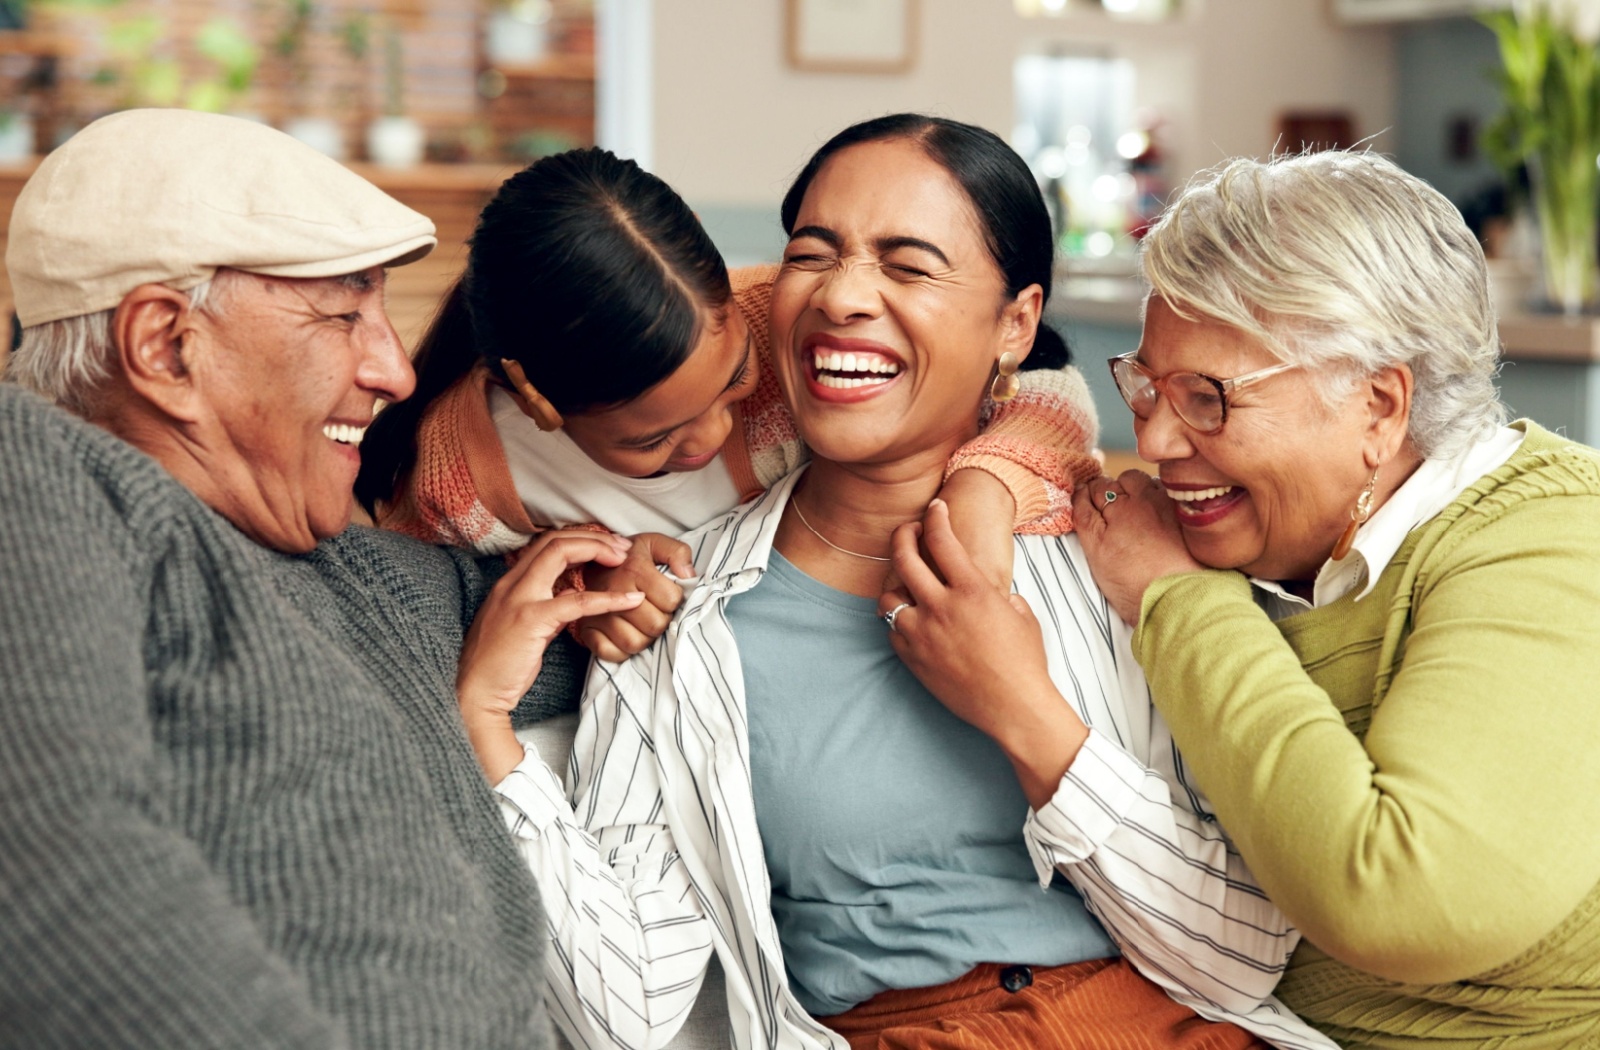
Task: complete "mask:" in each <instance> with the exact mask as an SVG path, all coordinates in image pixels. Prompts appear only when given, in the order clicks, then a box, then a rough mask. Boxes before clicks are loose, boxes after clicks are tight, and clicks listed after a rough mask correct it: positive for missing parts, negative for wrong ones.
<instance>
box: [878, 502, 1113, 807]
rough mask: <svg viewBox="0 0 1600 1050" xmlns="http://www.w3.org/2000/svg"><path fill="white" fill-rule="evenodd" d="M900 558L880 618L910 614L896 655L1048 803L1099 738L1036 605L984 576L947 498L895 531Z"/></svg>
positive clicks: (898, 623)
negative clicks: (1052, 655) (1060, 684)
mask: <svg viewBox="0 0 1600 1050" xmlns="http://www.w3.org/2000/svg"><path fill="white" fill-rule="evenodd" d="M919 539H920V540H921V541H922V542H923V543H924V544H925V545H926V546H927V549H928V553H929V555H930V557H931V559H932V564H931V565H930V564H929V563H928V562H927V561H925V560H923V557H922V555H921V553H920V552H919V550H918V540H919ZM893 558H894V567H895V571H896V572H897V573H898V574H899V576H900V578H901V579H902V580H904V581H905V582H904V585H903V589H891V590H886V591H885V592H884V594H883V596H882V597H881V598H879V599H878V611H879V613H880V614H884V615H887V614H888V613H889V612H890V611H891V610H893V609H895V608H897V607H899V606H902V605H903V606H905V608H901V609H900V611H899V612H897V613H896V614H895V617H894V622H893V625H892V631H891V633H890V635H889V641H890V644H891V645H893V646H894V651H895V653H896V654H897V655H898V656H899V657H900V659H901V660H903V661H905V664H906V666H907V667H909V668H910V669H911V673H912V674H915V675H916V676H917V679H918V680H919V681H921V682H922V684H923V686H925V687H926V688H927V690H928V691H929V692H930V693H932V694H933V695H934V696H936V697H938V698H939V701H940V702H941V703H943V704H944V705H945V706H946V707H948V708H949V709H950V710H951V712H953V713H954V714H955V715H957V716H958V717H960V718H961V719H963V720H964V721H966V722H968V723H970V724H971V725H972V726H974V727H975V728H977V729H979V730H981V731H983V732H984V733H987V734H988V735H989V736H991V737H993V738H994V740H995V742H996V743H998V744H999V745H1000V747H1001V749H1002V750H1004V751H1005V752H1006V755H1007V757H1008V758H1010V759H1011V763H1012V765H1013V767H1014V768H1015V769H1016V771H1017V778H1018V780H1019V781H1020V782H1021V784H1022V789H1023V792H1024V793H1025V794H1026V795H1027V796H1028V801H1029V803H1030V804H1032V805H1033V806H1034V807H1035V808H1038V807H1041V806H1043V805H1045V804H1046V803H1047V802H1049V801H1050V799H1051V798H1052V797H1053V796H1054V795H1055V792H1056V788H1057V786H1058V785H1059V784H1060V782H1061V777H1062V775H1063V774H1064V773H1066V771H1067V768H1068V767H1069V766H1071V765H1072V760H1073V759H1074V758H1076V757H1077V754H1078V749H1079V748H1080V747H1082V746H1083V741H1084V740H1085V739H1086V738H1087V737H1088V735H1089V730H1088V729H1087V727H1085V726H1084V724H1083V722H1082V721H1081V720H1080V719H1079V718H1078V716H1077V714H1076V713H1074V712H1073V710H1072V708H1071V706H1070V705H1068V704H1067V702H1066V700H1065V699H1063V698H1062V696H1061V693H1060V692H1059V691H1058V690H1057V689H1056V687H1055V684H1054V683H1053V682H1052V681H1051V680H1050V669H1049V665H1048V663H1047V661H1046V659H1045V652H1044V640H1043V636H1042V633H1041V631H1040V629H1039V622H1038V620H1036V619H1035V618H1034V616H1033V612H1032V610H1030V609H1029V608H1028V603H1027V602H1025V601H1023V600H1022V599H1021V598H1020V597H1018V596H1016V595H1014V594H1009V593H1007V592H1006V591H1002V590H1001V589H1000V588H998V587H996V586H995V585H994V584H993V583H992V582H991V581H990V580H989V579H988V578H987V577H986V576H985V574H984V573H983V572H982V570H980V569H979V568H978V566H977V565H976V564H975V563H974V562H973V560H972V558H971V557H970V556H969V555H968V554H967V552H966V550H965V549H964V548H963V547H962V545H961V541H960V540H958V539H957V538H956V535H955V533H954V532H953V531H952V530H951V528H950V511H949V508H948V507H947V506H946V505H945V504H944V502H943V501H942V500H934V501H933V503H932V504H931V505H930V506H929V507H928V514H927V517H926V518H925V519H924V521H923V522H922V523H916V522H913V523H911V524H908V525H902V526H901V527H900V528H898V529H896V530H895V534H894V550H893Z"/></svg>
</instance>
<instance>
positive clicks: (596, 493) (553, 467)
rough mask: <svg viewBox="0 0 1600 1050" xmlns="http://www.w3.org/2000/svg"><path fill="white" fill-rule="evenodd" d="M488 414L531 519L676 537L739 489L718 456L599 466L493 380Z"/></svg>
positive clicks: (734, 501) (730, 504)
mask: <svg viewBox="0 0 1600 1050" xmlns="http://www.w3.org/2000/svg"><path fill="white" fill-rule="evenodd" d="M489 415H490V417H491V418H493V420H494V428H495V431H496V432H497V433H498V434H499V435H500V444H501V445H502V446H503V447H504V448H505V451H506V464H507V465H508V466H509V467H510V468H511V482H512V484H513V485H515V486H516V489H517V498H518V499H520V500H521V501H522V506H523V508H524V509H526V510H527V512H528V517H529V519H531V520H532V521H533V523H534V524H535V525H538V526H541V527H551V526H562V525H579V524H585V523H588V522H598V523H600V524H601V525H604V526H605V527H606V528H608V529H610V530H611V531H613V532H617V533H620V534H622V535H624V536H635V535H638V534H639V533H641V532H660V533H664V534H665V535H668V536H677V535H679V534H681V533H684V532H688V531H689V530H690V529H693V528H698V527H699V526H701V525H704V524H705V523H706V522H708V521H710V520H711V519H712V518H714V517H716V516H717V515H718V514H722V513H724V512H726V511H729V510H732V509H733V508H734V507H736V506H738V504H739V490H738V489H737V488H736V487H735V486H734V483H733V476H732V475H731V474H730V473H729V472H728V464H727V463H726V461H725V460H724V458H723V457H722V455H720V454H719V455H718V456H717V458H716V459H714V460H712V461H711V462H710V463H708V464H707V465H706V466H704V467H702V468H701V469H699V470H692V471H683V472H679V473H673V474H662V475H660V476H658V477H653V478H629V477H624V476H623V475H621V474H613V473H611V472H610V471H608V470H606V469H604V468H603V467H600V466H598V465H597V464H596V463H595V462H594V460H592V459H590V458H589V457H588V456H586V455H585V454H584V452H583V450H582V449H580V448H579V447H578V446H577V445H575V444H573V442H572V439H571V438H570V437H568V436H567V434H566V431H564V430H552V431H549V432H546V431H543V430H540V429H539V428H538V427H537V426H535V425H534V423H533V420H531V419H529V418H528V417H527V416H525V415H523V414H522V410H521V409H520V408H518V407H517V403H516V402H515V401H513V400H512V399H511V395H510V394H508V393H506V392H505V391H504V390H501V389H500V388H499V387H496V386H493V385H491V386H490V387H489Z"/></svg>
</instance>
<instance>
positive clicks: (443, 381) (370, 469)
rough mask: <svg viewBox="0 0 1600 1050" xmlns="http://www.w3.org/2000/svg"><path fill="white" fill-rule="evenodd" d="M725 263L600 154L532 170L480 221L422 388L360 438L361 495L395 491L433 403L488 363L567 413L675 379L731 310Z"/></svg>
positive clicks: (424, 366) (673, 203)
mask: <svg viewBox="0 0 1600 1050" xmlns="http://www.w3.org/2000/svg"><path fill="white" fill-rule="evenodd" d="M732 297H733V290H732V288H731V286H730V285H729V283H728V268H727V266H726V264H725V263H724V262H723V261H722V256H721V255H720V254H719V253H718V252H717V248H716V246H715V245H714V244H712V243H711V238H710V237H709V236H707V234H706V232H705V230H704V228H702V227H701V225H700V222H699V220H698V219H696V218H695V217H694V213H693V212H692V211H690V210H689V206H688V205H687V204H685V203H684V202H683V199H682V198H681V197H679V196H678V195H677V194H676V193H674V192H673V191H672V188H671V187H669V186H668V185H667V184H666V183H664V182H662V181H661V180H660V179H658V178H656V177H655V176H654V175H651V174H650V173H649V172H647V171H645V170H644V169H642V168H640V167H639V165H637V164H635V163H634V162H633V161H631V160H623V159H621V158H619V157H617V156H616V155H614V154H612V153H610V152H608V151H606V150H603V149H596V148H590V149H579V150H572V151H570V152H567V153H558V154H556V155H554V156H550V157H545V158H544V159H543V160H538V161H535V162H534V163H533V164H530V165H529V166H528V167H526V168H524V169H523V170H522V171H520V172H518V173H517V174H515V175H513V176H511V177H510V178H509V179H507V180H506V181H505V183H504V184H502V185H501V187H500V189H499V191H498V192H497V193H495V195H494V199H493V200H491V201H490V202H489V203H488V204H487V205H486V206H485V207H484V209H483V213H482V214H481V215H480V216H479V217H478V226H477V229H476V230H475V231H474V232H473V234H472V240H471V251H470V252H469V254H468V257H467V268H466V272H465V273H463V274H462V276H461V279H460V280H459V281H457V282H456V285H455V287H454V288H452V289H451V290H450V292H449V294H448V295H447V296H446V298H445V300H444V302H443V303H442V304H441V306H440V307H439V312H438V314H437V315H436V316H435V317H434V320H433V323H432V324H431V325H430V326H429V328H428V331H427V333H426V334H425V335H424V336H423V337H422V342H421V344H420V345H419V347H418V350H417V355H416V359H415V365H416V370H417V389H416V392H415V393H414V394H413V395H412V396H411V397H410V398H409V399H407V400H406V401H402V402H400V403H398V404H396V405H393V406H391V407H389V408H386V409H384V411H383V412H381V413H379V415H378V417H377V418H376V419H375V420H373V422H372V426H371V427H369V428H368V430H367V435H366V437H365V439H364V440H363V441H362V442H361V473H360V474H359V475H358V476H357V478H356V489H355V491H356V498H357V499H359V500H360V501H361V503H362V504H363V505H364V506H366V507H367V508H368V509H369V510H371V509H372V508H373V507H374V506H375V504H376V503H377V501H379V500H386V499H389V498H391V497H392V496H393V495H394V492H395V489H396V487H397V486H398V484H399V483H400V480H401V479H402V478H403V477H405V475H406V474H408V473H409V472H410V471H411V469H412V467H413V465H414V464H415V463H416V458H417V429H418V427H419V426H420V424H421V422H422V415H423V413H424V412H425V411H426V409H427V407H428V406H429V405H430V404H431V403H432V402H433V401H435V400H436V399H437V398H438V397H439V396H440V395H441V394H443V393H444V392H445V391H446V390H447V389H449V388H450V386H451V385H453V384H454V383H455V382H456V381H457V380H459V379H460V378H461V377H462V376H464V375H466V374H467V373H468V372H469V371H470V370H471V369H472V366H473V365H475V364H477V363H478V362H479V361H480V360H481V361H484V362H486V363H487V365H488V367H489V370H490V371H491V372H493V373H494V374H495V375H496V376H498V377H500V378H502V379H503V378H505V375H504V372H503V371H502V369H501V366H500V359H501V358H511V359H512V360H514V361H516V362H517V363H518V364H520V365H521V366H522V370H523V372H524V373H525V374H526V375H527V377H528V381H529V382H531V383H532V384H533V385H534V386H535V387H537V388H538V390H539V392H540V393H541V394H543V395H544V396H545V398H546V399H548V400H549V401H550V403H551V404H552V405H554V406H555V408H556V410H557V411H559V412H561V413H563V414H567V413H576V412H583V411H586V410H589V409H594V408H600V407H605V406H610V405H618V404H622V403H624V402H626V401H631V400H632V399H634V398H636V397H638V396H639V395H640V394H642V393H644V392H645V391H646V390H649V389H650V388H651V387H653V386H655V385H656V384H657V383H659V382H661V381H662V380H663V379H665V378H667V377H668V376H669V375H671V374H672V373H673V372H674V371H676V370H677V368H678V366H679V365H681V364H682V363H683V362H684V360H685V359H686V358H687V357H688V356H689V354H690V352H691V351H692V350H693V349H694V346H695V344H696V343H697V342H698V341H699V339H700V335H701V329H702V326H703V325H704V324H705V322H706V319H707V318H708V317H716V316H718V315H719V314H721V313H722V312H723V311H726V310H727V309H729V307H730V304H731V300H732Z"/></svg>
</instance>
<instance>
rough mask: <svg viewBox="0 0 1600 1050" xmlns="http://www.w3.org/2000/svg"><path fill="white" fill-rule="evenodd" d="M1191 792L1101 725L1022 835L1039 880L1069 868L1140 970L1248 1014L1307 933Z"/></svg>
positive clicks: (1070, 875) (1173, 987)
mask: <svg viewBox="0 0 1600 1050" xmlns="http://www.w3.org/2000/svg"><path fill="white" fill-rule="evenodd" d="M1175 795H1176V796H1177V797H1176V798H1175V797H1174V796H1175ZM1182 798H1183V793H1182V792H1174V791H1173V790H1172V788H1171V786H1170V785H1169V784H1168V782H1167V781H1166V780H1165V779H1164V778H1163V777H1161V776H1160V775H1159V774H1157V773H1155V772H1154V771H1152V770H1149V769H1146V768H1145V767H1144V766H1142V765H1141V764H1140V763H1139V762H1138V760H1137V759H1135V758H1133V757H1132V756H1131V755H1129V754H1128V753H1127V752H1126V751H1124V750H1122V749H1121V748H1120V747H1118V746H1117V745H1116V744H1114V743H1112V742H1111V740H1109V739H1108V738H1107V737H1105V736H1104V735H1102V734H1101V733H1099V732H1098V731H1092V732H1091V733H1090V735H1089V740H1088V742H1087V743H1085V744H1084V747H1083V749H1082V750H1081V751H1080V752H1079V753H1078V757H1077V759H1076V760H1074V761H1073V763H1072V767H1071V768H1070V769H1068V770H1067V774H1066V776H1064V777H1062V779H1061V786H1060V788H1059V789H1058V790H1057V791H1056V794H1055V797H1054V798H1052V799H1051V800H1050V803H1049V804H1048V805H1047V806H1045V807H1044V808H1043V809H1042V810H1040V811H1038V812H1035V813H1032V814H1030V815H1029V818H1028V822H1027V827H1026V831H1025V835H1026V837H1027V841H1028V843H1029V846H1030V852H1032V854H1033V857H1034V864H1035V867H1036V868H1037V869H1038V871H1039V875H1040V879H1041V881H1042V882H1048V881H1049V878H1050V876H1051V874H1052V872H1053V871H1054V870H1055V869H1057V868H1059V869H1060V870H1061V871H1062V872H1063V874H1066V875H1067V876H1068V878H1069V879H1071V881H1072V883H1073V884H1074V885H1075V886H1077V887H1078V889H1079V890H1080V891H1081V892H1082V893H1083V895H1084V897H1085V899H1086V901H1087V902H1088V903H1089V905H1090V907H1091V908H1092V909H1093V910H1094V911H1095V913H1096V915H1097V916H1098V917H1099V918H1100V920H1101V922H1103V923H1104V924H1105V926H1106V929H1107V930H1108V931H1110V932H1111V933H1112V935H1113V936H1114V937H1115V938H1116V939H1117V941H1118V943H1119V945H1120V946H1121V947H1122V949H1123V951H1124V953H1125V954H1127V955H1128V957H1129V958H1130V959H1131V960H1134V961H1136V962H1138V963H1139V964H1140V969H1142V970H1144V971H1145V972H1146V973H1147V974H1149V976H1151V977H1152V978H1153V979H1155V980H1156V981H1157V982H1158V983H1160V984H1162V985H1163V986H1164V987H1166V988H1168V989H1169V990H1173V991H1188V992H1191V993H1192V994H1195V995H1198V996H1200V997H1201V998H1202V999H1204V1000H1206V1001H1208V1002H1212V1003H1215V1004H1217V1005H1218V1006H1220V1007H1222V1008H1224V1009H1227V1010H1232V1011H1238V1012H1244V1011H1248V1010H1249V1009H1250V1008H1252V1007H1254V1006H1255V1004H1256V1003H1258V1002H1260V1001H1261V1000H1262V999H1264V998H1266V997H1267V996H1268V995H1270V994H1271V993H1272V989H1273V987H1274V986H1275V985H1277V983H1278V978H1279V977H1280V976H1281V975H1282V973H1283V969H1284V967H1285V966H1286V965H1287V964H1288V961H1289V954H1290V952H1292V951H1293V950H1294V947H1295V945H1296V944H1297V943H1298V942H1299V939H1300V938H1299V934H1298V933H1296V932H1295V930H1294V928H1293V927H1292V926H1290V925H1289V923H1288V920H1286V919H1285V918H1284V917H1283V914H1282V913H1281V912H1279V911H1278V909H1277V908H1275V907H1274V906H1273V905H1272V904H1271V903H1270V902H1269V901H1268V900H1267V898H1266V895H1265V894H1263V893H1262V892H1261V890H1260V889H1258V888H1257V887H1256V884H1255V880H1254V879H1253V878H1252V877H1251V875H1250V873H1249V871H1248V870H1247V869H1246V868H1245V866H1244V862H1243V861H1242V860H1240V859H1239V855H1238V854H1237V853H1236V852H1235V851H1234V850H1233V848H1232V846H1231V845H1230V844H1229V843H1228V840H1227V838H1226V837H1225V836H1224V835H1223V834H1222V829H1221V828H1220V827H1218V825H1217V824H1216V823H1215V822H1212V821H1207V820H1203V819H1201V818H1200V817H1199V816H1198V815H1197V814H1195V813H1194V812H1193V811H1192V810H1190V809H1189V808H1188V807H1187V806H1186V805H1183V804H1182V802H1181V801H1180V799H1182Z"/></svg>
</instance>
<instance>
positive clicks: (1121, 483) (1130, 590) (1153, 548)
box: [1072, 470, 1205, 625]
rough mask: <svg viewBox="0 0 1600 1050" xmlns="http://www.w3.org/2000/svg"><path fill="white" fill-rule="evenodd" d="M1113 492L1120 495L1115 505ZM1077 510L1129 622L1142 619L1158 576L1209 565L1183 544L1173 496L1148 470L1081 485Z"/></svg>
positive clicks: (1103, 579)
mask: <svg viewBox="0 0 1600 1050" xmlns="http://www.w3.org/2000/svg"><path fill="white" fill-rule="evenodd" d="M1107 492H1111V493H1113V494H1114V499H1113V501H1112V502H1111V503H1110V504H1109V505H1108V504H1107V503H1106V493H1107ZM1072 512H1073V520H1074V521H1075V522H1076V523H1077V525H1076V530H1077V533H1078V540H1079V542H1080V543H1082V544H1083V553H1084V555H1085V557H1087V558H1088V559H1089V571H1091V572H1092V573H1094V581H1095V583H1097V584H1099V585H1100V590H1101V591H1102V592H1104V594H1105V596H1106V599H1107V600H1108V601H1109V602H1110V603H1111V607H1112V608H1113V609H1115V610H1116V611H1117V615H1118V616H1121V617H1122V618H1123V620H1125V621H1126V622H1128V623H1129V624H1134V625H1137V624H1138V622H1139V609H1140V607H1141V606H1142V605H1143V604H1144V592H1145V591H1146V590H1147V589H1148V588H1149V586H1150V585H1151V584H1152V583H1154V582H1155V581H1156V580H1158V579H1160V578H1161V577H1163V576H1170V575H1172V574H1173V573H1179V572H1195V571H1197V570H1199V569H1203V568H1205V566H1203V565H1201V564H1200V563H1199V562H1198V561H1195V559H1194V557H1193V556H1192V555H1191V554H1190V553H1189V549H1188V548H1187V547H1185V546H1184V544H1183V531H1182V530H1181V529H1180V528H1179V527H1178V519H1177V513H1176V511H1174V510H1173V507H1172V500H1170V499H1168V498H1167V494H1166V491H1165V490H1163V489H1162V488H1161V486H1160V485H1158V484H1157V483H1156V482H1155V480H1154V479H1153V478H1151V477H1150V475H1148V474H1146V473H1144V472H1143V471H1139V470H1125V471H1123V472H1122V474H1121V475H1119V476H1118V477H1117V478H1116V480H1114V481H1113V480H1112V479H1111V478H1106V477H1100V478H1094V479H1092V480H1090V481H1087V482H1085V483H1084V484H1082V485H1080V486H1078V491H1077V492H1074V493H1073V494H1072Z"/></svg>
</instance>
